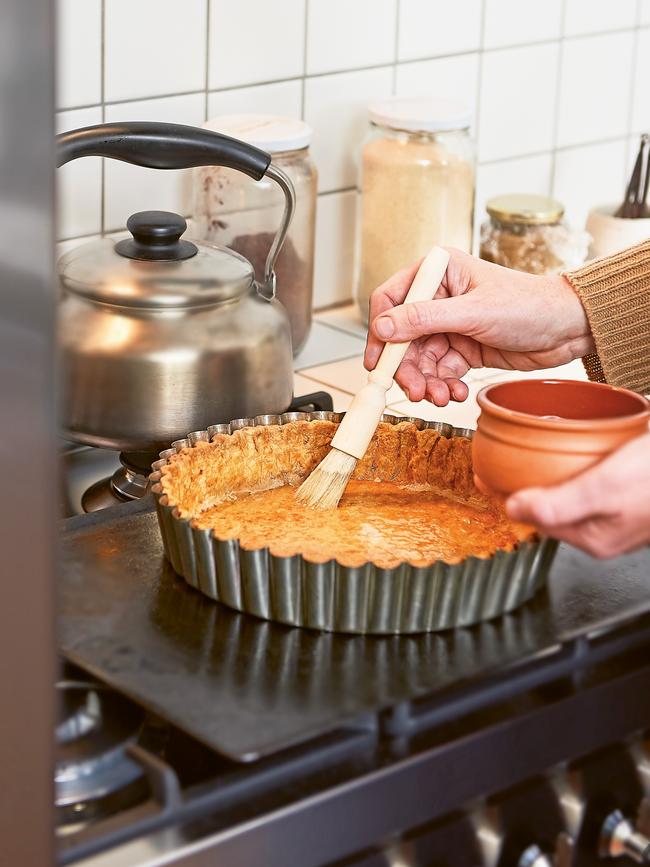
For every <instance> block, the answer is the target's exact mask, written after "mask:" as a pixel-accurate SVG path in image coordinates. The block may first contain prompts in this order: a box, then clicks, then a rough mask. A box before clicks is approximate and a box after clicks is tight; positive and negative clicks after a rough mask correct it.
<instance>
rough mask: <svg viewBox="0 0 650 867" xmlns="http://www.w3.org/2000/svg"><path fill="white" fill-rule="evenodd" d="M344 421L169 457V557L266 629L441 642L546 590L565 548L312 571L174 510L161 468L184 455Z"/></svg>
mask: <svg viewBox="0 0 650 867" xmlns="http://www.w3.org/2000/svg"><path fill="white" fill-rule="evenodd" d="M342 418H343V414H342V413H334V412H314V413H302V412H290V413H285V414H284V415H265V416H258V417H257V418H243V419H236V420H235V421H232V422H230V424H218V425H212V426H211V427H209V428H208V429H207V430H203V431H194V432H193V433H190V434H188V436H187V437H186V438H185V439H182V440H177V441H176V442H174V443H172V447H171V448H170V449H166V450H165V451H163V452H161V453H160V459H159V460H158V461H156V462H155V463H154V464H153V472H152V474H151V476H150V481H151V490H152V492H153V494H154V497H155V501H156V510H157V513H158V521H159V524H160V529H161V533H162V537H163V543H164V547H165V554H166V556H167V559H168V560H169V561H170V563H171V565H172V567H173V569H174V571H175V572H177V573H178V574H179V575H181V576H182V577H183V578H184V579H185V581H186V582H187V583H188V584H189V585H190V586H191V587H194V588H195V589H196V590H199V591H200V592H201V593H203V594H205V595H206V596H208V597H210V598H211V599H214V600H215V601H217V602H222V603H223V604H224V605H227V606H229V607H230V608H234V609H235V610H237V611H241V612H244V613H247V614H252V615H253V616H255V617H259V618H262V619H263V620H272V621H277V622H279V623H284V624H286V625H289V626H300V627H305V628H308V629H317V630H321V631H327V632H345V633H356V634H373V635H396V634H402V633H417V632H433V631H438V630H443V629H451V628H454V627H464V626H471V625H472V624H475V623H479V622H480V621H483V620H491V619H492V618H495V617H498V616H500V615H501V614H505V613H506V612H509V611H513V610H514V609H515V608H518V607H519V606H520V605H522V604H523V603H524V602H526V601H527V600H529V599H530V598H532V596H534V594H535V593H536V592H537V591H538V590H539V589H540V588H541V587H542V586H543V585H544V584H545V583H546V576H547V574H548V570H549V567H550V565H551V562H552V560H553V556H554V554H555V550H556V547H557V544H556V543H555V542H554V541H553V540H551V539H540V540H538V541H535V542H525V543H522V544H521V545H519V546H518V547H517V548H516V549H515V550H514V551H497V552H496V554H495V555H494V556H493V557H490V558H487V559H480V558H477V557H468V558H467V559H466V560H464V561H463V562H462V563H457V564H448V563H443V562H437V563H434V564H433V565H431V566H428V567H426V568H418V567H415V566H411V565H410V564H408V563H402V564H400V565H399V566H397V567H395V568H393V569H380V568H378V567H376V566H374V565H373V564H372V563H366V564H364V565H363V566H359V567H356V568H350V567H348V566H343V565H341V564H340V563H338V562H337V561H336V560H330V561H329V562H328V563H311V562H309V561H308V560H306V559H304V558H303V557H301V556H300V555H295V556H293V557H277V556H275V555H273V554H270V553H269V550H268V549H267V548H260V549H257V550H254V551H250V550H246V549H243V548H241V547H240V545H239V543H238V541H237V540H236V539H233V540H228V541H223V540H219V539H215V538H213V537H212V534H211V531H210V530H202V529H198V528H197V527H194V526H192V522H191V520H190V519H188V518H180V517H179V516H178V512H177V510H176V509H175V508H173V507H172V506H170V505H168V503H167V497H166V495H165V494H164V493H163V491H162V488H161V486H160V478H161V473H160V470H161V468H162V467H163V466H164V465H165V464H166V463H167V461H168V459H169V458H170V457H171V456H172V455H174V454H176V452H178V451H180V450H181V449H183V448H188V447H189V448H191V447H193V446H194V445H195V444H196V443H197V442H199V441H201V442H209V441H210V440H211V439H212V437H213V436H214V435H215V434H231V433H233V432H234V431H236V430H241V429H242V428H245V427H252V426H255V425H271V424H287V423H289V422H292V421H312V420H326V421H334V422H339V421H340V420H341V419H342ZM382 420H383V421H386V422H389V423H391V424H398V423H400V422H404V421H409V422H413V423H414V424H416V425H417V426H418V428H419V429H421V430H422V429H424V428H432V429H434V430H437V431H439V432H440V433H441V434H442V435H443V436H446V437H453V436H465V437H471V436H472V433H473V431H471V430H469V429H464V428H454V427H452V426H451V425H448V424H443V423H441V422H427V421H424V420H423V419H417V418H404V417H398V416H392V415H385V416H383V418H382Z"/></svg>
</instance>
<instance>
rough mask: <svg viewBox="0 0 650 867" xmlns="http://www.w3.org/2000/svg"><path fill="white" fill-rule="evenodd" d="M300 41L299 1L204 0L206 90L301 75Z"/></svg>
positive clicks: (301, 3)
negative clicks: (206, 10) (207, 53)
mask: <svg viewBox="0 0 650 867" xmlns="http://www.w3.org/2000/svg"><path fill="white" fill-rule="evenodd" d="M172 2H175V0H172ZM108 3H111V0H108ZM175 5H176V8H177V9H179V8H180V7H179V6H178V3H176V2H175ZM184 8H185V3H183V10H184ZM304 40H305V0H272V2H268V0H236V2H233V0H210V29H209V48H210V61H209V79H208V83H209V86H210V87H211V88H217V87H218V88H221V87H232V86H233V85H237V84H253V83H258V82H262V81H273V80H274V79H280V78H291V77H294V76H298V75H301V74H302V72H303V68H304V55H305V41H304ZM203 41H205V36H204V40H203ZM197 47H198V46H197Z"/></svg>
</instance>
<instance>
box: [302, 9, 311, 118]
mask: <svg viewBox="0 0 650 867" xmlns="http://www.w3.org/2000/svg"><path fill="white" fill-rule="evenodd" d="M304 4H305V5H304V9H305V26H304V29H303V39H304V43H303V46H302V76H301V79H300V81H301V85H300V119H301V120H304V119H305V99H306V94H305V91H306V81H307V39H308V36H309V0H304Z"/></svg>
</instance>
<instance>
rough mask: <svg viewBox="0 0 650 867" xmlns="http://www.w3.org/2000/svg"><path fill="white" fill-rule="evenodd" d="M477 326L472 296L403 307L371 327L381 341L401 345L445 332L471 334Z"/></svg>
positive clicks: (381, 315) (379, 318)
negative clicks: (407, 341) (471, 300)
mask: <svg viewBox="0 0 650 867" xmlns="http://www.w3.org/2000/svg"><path fill="white" fill-rule="evenodd" d="M475 324H476V322H475V317H474V314H473V312H472V304H471V302H470V299H469V297H468V296H467V295H457V296H455V297H454V298H437V299H435V300H434V301H415V302H413V303H409V304H400V305H398V306H397V307H393V308H392V309H391V310H386V311H384V312H383V313H381V314H380V315H379V316H377V317H376V318H375V319H374V320H373V322H372V323H371V326H370V327H371V331H372V333H373V334H374V336H375V337H377V338H378V339H379V340H383V341H390V342H392V343H401V342H404V341H406V340H414V339H415V338H416V337H423V336H425V335H428V334H439V333H441V332H444V331H449V332H452V333H455V334H469V332H470V330H471V328H472V327H473V326H474V325H475Z"/></svg>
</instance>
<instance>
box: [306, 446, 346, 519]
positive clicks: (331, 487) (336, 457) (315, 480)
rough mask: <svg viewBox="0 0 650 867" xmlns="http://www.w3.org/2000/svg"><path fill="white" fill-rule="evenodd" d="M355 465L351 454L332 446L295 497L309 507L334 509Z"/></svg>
mask: <svg viewBox="0 0 650 867" xmlns="http://www.w3.org/2000/svg"><path fill="white" fill-rule="evenodd" d="M356 465H357V459H356V458H353V457H352V455H347V454H346V453H345V452H341V451H339V450H338V449H334V448H333V449H332V450H331V451H330V452H329V454H327V455H325V457H324V458H323V460H322V461H321V462H320V464H319V465H318V466H317V467H316V469H315V470H314V471H313V472H312V473H311V474H310V475H309V476H307V478H306V479H305V481H304V482H303V483H302V485H300V487H299V488H298V490H297V491H296V499H297V500H298V501H299V502H300V503H302V504H303V505H305V506H309V508H311V509H335V508H336V507H337V506H338V504H339V500H340V499H341V497H342V496H343V494H344V492H345V489H346V487H347V484H348V482H349V481H350V476H351V475H352V473H353V472H354V469H355V467H356Z"/></svg>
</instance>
